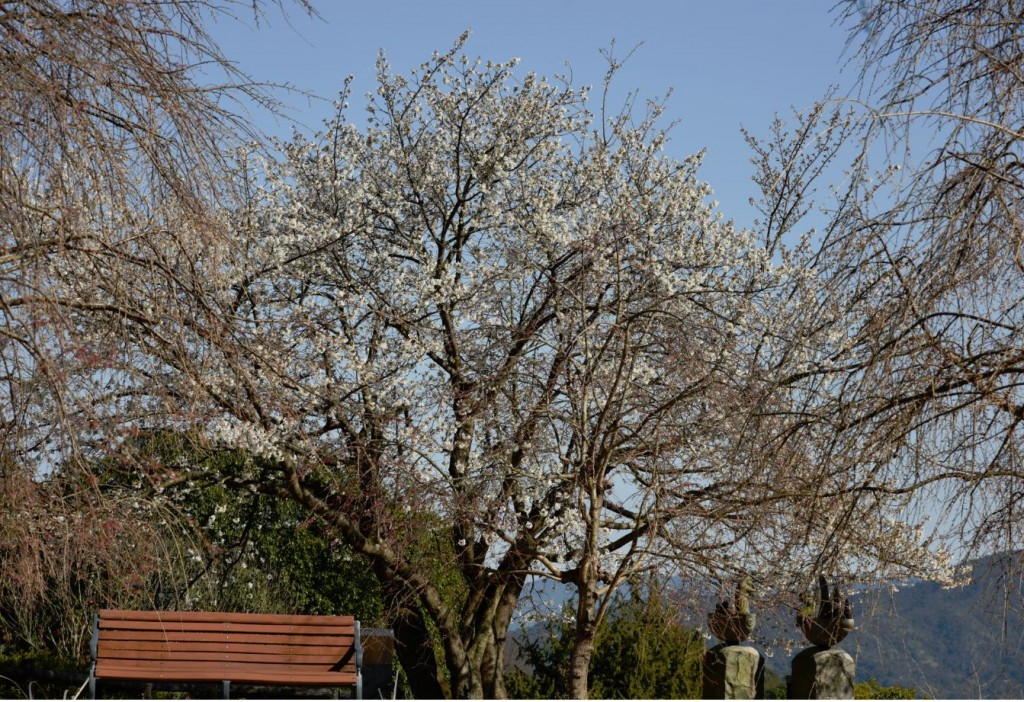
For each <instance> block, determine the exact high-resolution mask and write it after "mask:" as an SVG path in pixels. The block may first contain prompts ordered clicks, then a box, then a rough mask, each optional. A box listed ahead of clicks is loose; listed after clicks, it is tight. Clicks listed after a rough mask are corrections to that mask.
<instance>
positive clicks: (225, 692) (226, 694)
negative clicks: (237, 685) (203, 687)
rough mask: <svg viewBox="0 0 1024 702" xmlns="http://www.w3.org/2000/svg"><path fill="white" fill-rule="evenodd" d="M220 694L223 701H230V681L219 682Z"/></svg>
mask: <svg viewBox="0 0 1024 702" xmlns="http://www.w3.org/2000/svg"><path fill="white" fill-rule="evenodd" d="M220 692H221V694H220V696H221V697H222V698H223V699H226V700H230V699H231V681H230V680H221V682H220Z"/></svg>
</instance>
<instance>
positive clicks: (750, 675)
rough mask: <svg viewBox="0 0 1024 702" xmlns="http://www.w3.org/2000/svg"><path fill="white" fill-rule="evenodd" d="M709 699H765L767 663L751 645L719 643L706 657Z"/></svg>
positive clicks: (705, 670)
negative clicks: (765, 664) (765, 670)
mask: <svg viewBox="0 0 1024 702" xmlns="http://www.w3.org/2000/svg"><path fill="white" fill-rule="evenodd" d="M701 697H703V698H704V699H706V700H760V699H764V660H762V658H761V654H760V653H758V652H757V649H754V648H752V647H750V646H742V645H739V644H731V645H730V644H724V643H723V644H718V645H717V646H715V647H714V648H711V649H708V652H707V653H705V654H704V686H703V691H702V693H701Z"/></svg>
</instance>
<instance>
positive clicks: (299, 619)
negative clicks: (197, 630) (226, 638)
mask: <svg viewBox="0 0 1024 702" xmlns="http://www.w3.org/2000/svg"><path fill="white" fill-rule="evenodd" d="M100 621H126V622H127V621H140V622H173V621H179V622H218V623H219V622H245V623H250V624H294V625H298V626H304V625H310V624H312V625H320V626H322V625H324V624H329V625H332V626H348V627H355V617H353V616H351V615H326V614H325V615H311V614H246V613H238V612H179V611H149V610H139V609H101V610H100Z"/></svg>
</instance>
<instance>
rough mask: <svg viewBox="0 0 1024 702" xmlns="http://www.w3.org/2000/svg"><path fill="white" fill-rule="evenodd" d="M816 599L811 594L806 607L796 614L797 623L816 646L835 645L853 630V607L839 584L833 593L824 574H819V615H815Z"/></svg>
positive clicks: (834, 587) (833, 589)
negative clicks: (842, 592) (840, 589)
mask: <svg viewBox="0 0 1024 702" xmlns="http://www.w3.org/2000/svg"><path fill="white" fill-rule="evenodd" d="M815 604H816V602H815V598H814V596H813V595H811V594H810V593H808V596H807V598H806V599H805V600H804V607H803V609H801V610H800V613H799V614H797V615H796V623H797V626H799V627H800V631H802V632H803V634H804V637H806V638H807V640H808V641H810V642H811V643H812V644H814V645H815V646H825V647H830V646H835V645H836V644H837V643H839V642H840V641H842V640H843V639H845V638H846V636H847V634H849V633H850V632H851V631H853V626H854V621H853V607H852V606H851V605H850V600H849V599H848V598H847V599H845V600H844V599H843V596H842V594H841V593H840V591H839V584H838V583H836V584H835V585H834V586H833V587H832V591H831V593H830V592H829V587H828V581H827V580H826V579H825V576H824V575H820V576H818V597H817V605H818V616H813V615H814V606H815Z"/></svg>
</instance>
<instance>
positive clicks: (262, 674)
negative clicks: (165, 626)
mask: <svg viewBox="0 0 1024 702" xmlns="http://www.w3.org/2000/svg"><path fill="white" fill-rule="evenodd" d="M98 668H99V667H98V666H97V675H96V676H97V678H101V679H102V678H110V679H117V680H144V681H151V682H153V681H166V682H220V681H222V680H231V682H233V683H249V684H254V685H260V684H263V685H273V684H284V685H310V686H316V685H324V686H342V685H349V686H350V685H355V684H356V675H355V673H347V672H339V673H314V672H304V673H302V674H301V676H298V675H296V674H291V673H278V672H271V671H259V670H238V671H231V674H230V676H225V674H224V670H223V669H210V670H203V669H196V668H181V669H169V670H159V671H154V670H152V669H147V668H124V667H121V666H113V665H107V666H104V667H103V671H102V673H100V672H99V670H98Z"/></svg>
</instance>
